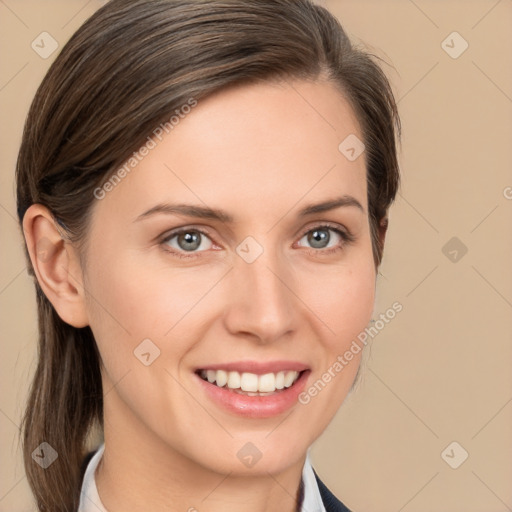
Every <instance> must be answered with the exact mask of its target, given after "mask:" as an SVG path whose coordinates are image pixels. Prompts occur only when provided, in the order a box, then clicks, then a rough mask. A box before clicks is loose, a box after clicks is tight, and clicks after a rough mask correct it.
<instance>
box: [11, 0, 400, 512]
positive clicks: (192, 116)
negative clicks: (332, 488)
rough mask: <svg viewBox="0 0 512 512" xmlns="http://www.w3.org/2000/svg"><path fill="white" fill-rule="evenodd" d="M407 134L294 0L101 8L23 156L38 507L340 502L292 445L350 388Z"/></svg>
mask: <svg viewBox="0 0 512 512" xmlns="http://www.w3.org/2000/svg"><path fill="white" fill-rule="evenodd" d="M399 134H400V122H399V117H398V114H397V111H396V105H395V101H394V98H393V94H392V92H391V89H390V86H389V83H388V81H387V79H386V77H385V75H384V74H383V72H382V71H381V69H380V68H379V66H378V65H377V64H376V63H375V62H374V61H373V60H372V58H371V56H369V55H367V54H365V53H364V52H363V51H361V50H359V49H357V48H355V47H353V46H352V45H351V44H350V42H349V40H348V39H347V36H346V35H345V33H344V32H343V29H342V28H341V26H340V25H339V23H338V22H337V21H336V19H335V18H334V17H333V16H332V15H330V14H329V13H328V12H327V11H326V10H325V9H323V8H321V7H319V6H315V5H313V4H312V3H311V2H310V1H309V0H293V1H291V0H243V1H241V0H204V1H201V2H197V1H195V0H112V1H111V2H109V3H107V4H106V5H105V6H104V7H102V8H101V9H100V10H98V11H97V12H96V13H95V14H94V15H93V16H92V17H91V18H90V19H89V20H87V21H86V22H85V23H84V24H83V25H82V26H81V27H80V28H79V30H78V31H77V32H76V33H75V34H74V35H73V37H72V38H71V39H70V41H69V42H68V43H67V44H66V45H65V47H64V48H63V49H62V52H61V53H60V55H59V56H58V57H57V59H56V60H55V62H54V63H53V64H52V66H51V67H50V69H49V71H48V73H47V75H46V77H45V78H44V80H43V82H42V84H41V86H40V87H39V90H38V91H37V94H36V96H35V99H34V101H33V104H32V106H31V109H30V112H29V115H28V118H27V121H26V126H25V131H24V135H23V141H22V145H21V149H20V153H19V158H18V163H17V200H18V215H19V219H20V222H21V224H22V228H23V233H24V236H25V240H26V248H27V255H28V258H29V268H30V269H31V271H32V273H33V275H34V277H35V281H34V282H35V286H36V291H37V301H38V314H39V361H38V367H37V371H36V374H35V377H34V381H33V384H32V388H31V393H30V397H29V402H28V406H27V409H26V414H25V418H24V423H23V444H24V456H25V466H26V473H27V477H28V479H29V482H30V484H31V487H32V490H33V492H34V495H35V497H36V499H37V504H38V509H39V510H47V511H49V510H51V511H52V512H54V511H66V512H68V511H70V510H77V509H79V510H80V511H97V510H100V511H101V510H108V511H109V512H118V511H123V512H127V511H131V510H151V511H152V512H159V511H164V510H165V511H175V510H176V511H177V510H189V511H193V510H198V511H202V510H208V511H217V510H222V511H223V512H225V511H230V510H237V511H238V510H244V511H249V512H252V511H254V512H256V511H274V510H280V511H283V510H287V511H290V512H291V511H296V510H297V511H301V510H303V511H306V510H307V511H313V510H320V511H322V510H325V511H340V510H341V511H343V510H348V508H346V506H345V505H344V504H342V503H341V502H340V501H339V500H338V499H336V498H335V497H334V496H333V495H332V494H331V493H330V492H329V490H328V489H327V488H326V487H325V486H324V485H323V483H322V482H321V480H320V479H319V477H318V475H317V474H316V473H315V472H314V471H313V468H312V467H311V464H310V462H309V458H308V449H309V447H310V446H311V444H312V443H313V442H314V441H315V439H317V438H318V436H319V435H320V434H321V433H322V432H323V430H324V429H325V428H326V427H327V425H328V424H329V422H330V421H331V419H332V418H333V416H334V414H335V413H336V411H337V409H338V408H339V406H340V405H341V403H342V402H343V400H344V398H345V397H346V395H347V394H348V392H349V391H350V389H351V386H352V385H353V383H354V380H355V378H356V375H357V372H358V368H359V363H360V359H361V350H359V351H355V350H354V351H353V353H354V354H353V357H351V358H350V360H349V361H345V363H344V364H341V363H340V362H339V357H340V354H344V353H346V352H347V350H348V349H349V348H350V347H353V343H354V340H355V339H356V338H357V335H358V333H360V332H362V331H363V330H364V329H365V327H366V325H367V324H368V322H369V321H370V318H371V314H372V310H373V304H374V290H375V277H376V272H377V269H378V266H379V264H380V261H381V257H382V251H383V247H384V238H385V233H386V229H387V214H388V209H389V207H390V205H391V203H392V201H393V199H394V197H395V194H396V191H397V187H398V182H399V172H398V163H397V152H396V140H397V139H398V138H399ZM95 427H99V428H100V429H101V431H102V434H103V439H104V443H102V444H101V446H100V447H99V448H98V449H97V450H95V451H94V452H90V453H89V454H88V455H87V456H86V454H87V452H88V450H87V446H88V445H87V441H88V439H90V435H91V432H93V430H94V428H95Z"/></svg>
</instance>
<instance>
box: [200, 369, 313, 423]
mask: <svg viewBox="0 0 512 512" xmlns="http://www.w3.org/2000/svg"><path fill="white" fill-rule="evenodd" d="M235 368H236V369H235ZM194 373H195V376H196V379H197V383H198V384H199V388H200V392H201V393H202V394H203V396H204V398H205V399H206V400H208V401H209V402H211V403H212V405H215V406H216V407H220V408H221V409H223V410H224V411H227V412H229V413H231V414H234V415H236V416H242V417H245V418H251V419H263V418H270V417H274V416H277V415H279V414H282V413H284V412H285V411H287V410H289V409H291V408H292V407H294V406H296V405H297V403H298V397H299V395H300V393H301V392H302V391H303V390H304V388H305V386H306V383H307V381H308V378H309V375H310V374H311V370H310V369H309V368H308V367H307V366H305V365H302V364H295V363H284V364H281V363H277V362H276V363H273V364H260V363H256V362H251V363H233V364H228V365H223V366H215V367H210V368H199V369H197V370H196V371H195V372H194Z"/></svg>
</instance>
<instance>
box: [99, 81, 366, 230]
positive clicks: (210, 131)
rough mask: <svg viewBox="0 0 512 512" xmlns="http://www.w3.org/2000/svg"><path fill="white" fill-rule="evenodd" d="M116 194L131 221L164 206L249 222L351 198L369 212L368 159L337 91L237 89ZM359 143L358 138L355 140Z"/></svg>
mask: <svg viewBox="0 0 512 512" xmlns="http://www.w3.org/2000/svg"><path fill="white" fill-rule="evenodd" d="M186 112H188V113H187V114H182V115H181V116H180V119H179V122H178V123H177V124H175V126H174V127H173V129H172V130H171V131H170V133H168V134H165V135H164V136H163V137H162V138H161V140H158V139H155V142H156V145H155V147H154V148H153V149H151V150H150V151H149V152H148V154H147V155H146V156H144V158H142V159H141V161H140V162H139V163H138V164H137V165H136V166H135V167H134V169H133V170H131V172H130V173H129V176H127V177H126V178H125V179H123V181H122V183H120V184H119V186H116V187H115V190H113V191H112V192H110V193H109V194H108V195H107V197H106V200H105V201H102V203H104V204H103V205H101V207H107V203H110V204H112V203H113V202H114V201H115V202H116V209H119V208H121V209H122V208H123V204H124V203H126V204H125V205H124V206H125V210H126V213H127V214H128V213H132V216H133V214H134V213H136V212H135V210H137V211H138V212H139V213H140V211H141V210H142V209H144V208H146V209H147V208H150V207H152V206H154V205H155V204H157V203H159V202H162V203H163V202H166V201H170V200H172V201H177V200H179V201H181V202H192V203H195V204H198V203H203V204H206V205H208V206H210V207H220V208H222V209H227V208H226V207H225V205H227V204H229V205H230V207H229V210H233V211H236V212H237V213H236V216H237V218H238V219H239V220H242V219H243V218H244V216H245V217H246V218H250V217H254V215H257V216H259V218H260V219H261V218H264V217H269V220H271V218H272V217H275V215H276V214H277V213H279V212H281V213H282V212H283V210H285V209H289V208H292V207H293V206H294V205H297V207H300V205H301V204H303V203H304V204H306V203H307V204H309V203H311V202H314V201H316V200H325V199H326V198H327V199H330V198H334V197H338V196H340V195H344V194H348V195H352V196H354V197H356V198H357V199H358V200H359V201H360V202H361V204H362V205H363V206H364V207H365V208H366V171H365V159H364V153H363V154H362V155H361V156H360V157H359V158H357V159H355V160H351V159H348V158H347V157H346V154H345V153H344V152H343V151H340V144H341V143H342V142H343V141H344V140H346V139H347V137H357V139H359V140H362V138H363V136H362V133H361V130H360V126H359V123H358V121H357V118H356V116H355V114H354V112H353V110H352V109H351V107H350V105H349V103H348V102H347V101H346V99H345V98H344V97H343V95H342V94H341V93H340V92H339V90H338V89H337V88H336V86H335V85H333V84H332V83H328V82H306V81H289V82H282V83H258V84H251V85H243V86H237V87H231V88H229V89H227V90H222V91H220V92H218V93H216V94H214V95H212V96H210V97H208V98H206V99H205V100H202V101H199V102H198V104H197V106H195V107H194V108H193V109H186ZM349 140H351V139H349Z"/></svg>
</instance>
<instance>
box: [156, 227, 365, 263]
mask: <svg viewBox="0 0 512 512" xmlns="http://www.w3.org/2000/svg"><path fill="white" fill-rule="evenodd" d="M322 229H327V230H330V231H334V232H335V233H336V234H337V235H339V236H340V237H341V239H342V242H340V244H338V245H337V246H336V247H331V248H329V249H313V248H309V250H308V248H306V250H307V251H308V254H313V255H318V254H321V255H322V256H325V255H328V254H333V253H335V252H338V251H341V250H343V248H344V247H345V246H346V245H348V244H350V243H352V242H354V241H355V237H354V236H353V235H352V234H351V233H350V232H349V231H344V230H342V229H340V228H339V226H337V225H333V224H329V223H324V224H319V225H317V226H313V227H311V228H308V229H307V230H305V231H303V232H302V233H301V235H300V236H299V240H300V239H301V238H302V237H303V236H304V235H307V234H308V233H310V232H312V231H315V230H322ZM189 231H196V232H197V233H200V234H201V235H203V236H206V237H207V238H210V239H211V236H210V234H209V233H208V232H206V231H204V230H202V229H200V228H195V227H186V228H180V229H178V230H176V231H172V232H171V233H169V234H168V235H166V236H165V238H163V239H162V240H161V241H160V245H161V246H162V248H163V250H164V251H166V252H168V253H169V254H171V255H172V256H173V257H176V258H180V259H193V258H197V257H198V256H199V255H200V254H201V253H202V252H205V251H197V252H190V253H188V254H187V253H186V252H180V251H176V250H174V249H172V250H171V249H169V248H168V246H166V244H167V242H169V240H172V239H173V238H174V237H175V236H178V235H181V234H182V233H188V232H189ZM212 242H213V240H212Z"/></svg>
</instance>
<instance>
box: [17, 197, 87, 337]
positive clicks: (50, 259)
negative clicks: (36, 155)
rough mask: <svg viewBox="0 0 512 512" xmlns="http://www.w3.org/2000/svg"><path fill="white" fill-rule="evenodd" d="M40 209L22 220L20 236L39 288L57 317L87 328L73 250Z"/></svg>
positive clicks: (48, 214) (37, 206) (45, 210)
mask: <svg viewBox="0 0 512 512" xmlns="http://www.w3.org/2000/svg"><path fill="white" fill-rule="evenodd" d="M61 231H62V228H61V227H60V226H59V225H58V224H57V223H56V221H55V219H54V217H53V215H52V214H51V212H50V211H49V210H48V208H46V207H45V206H43V205H40V204H33V205H32V206H30V207H29V208H28V210H27V211H26V213H25V216H24V217H23V234H24V235H25V240H26V242H27V248H28V252H29V255H30V260H31V262H32V267H33V268H34V273H35V275H36V278H37V281H38V283H39V286H40V287H41V289H42V291H43V292H44V294H45V295H46V297H47V298H48V300H49V301H50V302H51V303H52V305H53V307H54V308H55V310H56V311H57V314H58V315H59V317H60V318H61V319H62V320H63V321H64V322H66V323H67V324H69V325H72V326H73V327H85V326H87V325H89V321H88V318H87V311H86V307H85V305H86V302H85V296H84V288H83V276H82V269H81V266H80V260H79V258H78V253H77V251H76V249H75V248H74V247H73V246H72V244H71V242H70V241H69V240H68V239H67V238H66V237H65V235H64V234H62V233H61Z"/></svg>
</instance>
